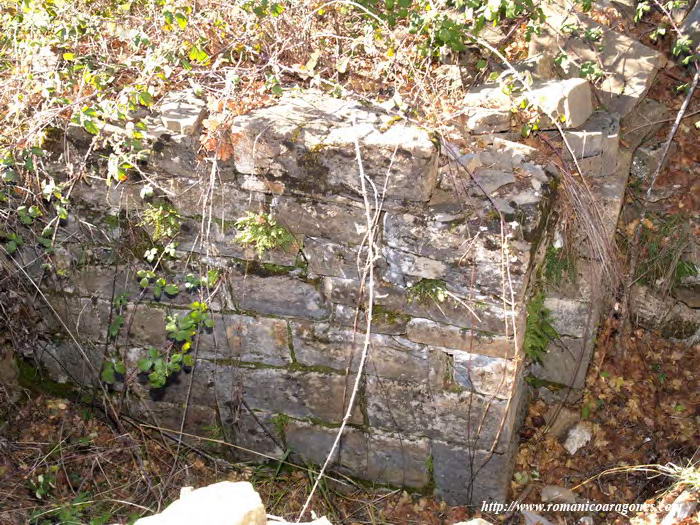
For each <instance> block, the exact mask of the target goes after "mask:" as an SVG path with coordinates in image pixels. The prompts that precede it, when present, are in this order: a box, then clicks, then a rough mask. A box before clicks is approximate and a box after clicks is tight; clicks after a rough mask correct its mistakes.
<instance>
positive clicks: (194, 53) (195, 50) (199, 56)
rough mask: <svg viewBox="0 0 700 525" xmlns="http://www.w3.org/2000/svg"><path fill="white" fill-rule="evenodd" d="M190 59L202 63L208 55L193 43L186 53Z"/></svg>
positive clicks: (207, 58)
mask: <svg viewBox="0 0 700 525" xmlns="http://www.w3.org/2000/svg"><path fill="white" fill-rule="evenodd" d="M187 56H188V57H189V59H190V60H194V61H196V62H199V63H204V62H206V61H208V60H209V55H207V53H206V51H204V50H203V49H202V48H201V47H199V46H197V45H194V46H192V48H191V49H190V52H189V53H188V54H187Z"/></svg>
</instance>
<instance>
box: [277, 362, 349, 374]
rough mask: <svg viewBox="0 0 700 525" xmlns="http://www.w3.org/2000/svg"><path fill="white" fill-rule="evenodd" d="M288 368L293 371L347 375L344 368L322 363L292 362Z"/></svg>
mask: <svg viewBox="0 0 700 525" xmlns="http://www.w3.org/2000/svg"><path fill="white" fill-rule="evenodd" d="M287 369H288V370H291V371H293V372H316V373H318V374H334V375H338V374H342V375H345V371H343V370H337V369H335V368H331V367H330V366H322V365H302V364H301V363H297V362H295V363H292V364H291V365H289V366H288V367H287Z"/></svg>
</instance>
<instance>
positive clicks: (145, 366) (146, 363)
mask: <svg viewBox="0 0 700 525" xmlns="http://www.w3.org/2000/svg"><path fill="white" fill-rule="evenodd" d="M136 366H137V367H138V369H139V370H140V371H141V372H148V371H149V370H150V369H151V367H152V366H153V360H152V359H149V358H148V357H144V358H143V359H139V360H138V362H137V363H136Z"/></svg>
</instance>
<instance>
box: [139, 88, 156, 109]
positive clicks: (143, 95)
mask: <svg viewBox="0 0 700 525" xmlns="http://www.w3.org/2000/svg"><path fill="white" fill-rule="evenodd" d="M139 102H140V103H141V105H142V106H146V107H148V106H152V105H153V96H152V95H151V94H150V93H149V92H148V91H141V92H140V93H139Z"/></svg>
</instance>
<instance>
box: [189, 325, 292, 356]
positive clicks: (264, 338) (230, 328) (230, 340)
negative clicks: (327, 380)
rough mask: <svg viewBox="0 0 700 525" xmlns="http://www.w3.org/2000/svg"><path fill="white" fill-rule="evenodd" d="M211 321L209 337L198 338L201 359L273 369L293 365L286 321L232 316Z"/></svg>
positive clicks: (204, 335) (201, 336)
mask: <svg viewBox="0 0 700 525" xmlns="http://www.w3.org/2000/svg"><path fill="white" fill-rule="evenodd" d="M213 318H214V323H215V324H214V328H213V331H212V333H211V334H208V333H204V334H202V335H200V341H199V356H200V357H202V358H205V359H207V358H209V359H232V360H235V361H244V362H253V363H262V364H265V365H274V366H284V365H287V364H289V363H291V362H292V358H291V354H290V349H289V345H290V344H291V341H290V340H289V335H288V333H287V322H286V321H283V320H281V319H270V318H267V317H251V316H248V315H235V314H214V315H213Z"/></svg>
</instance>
